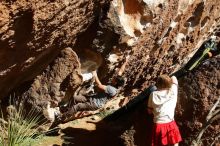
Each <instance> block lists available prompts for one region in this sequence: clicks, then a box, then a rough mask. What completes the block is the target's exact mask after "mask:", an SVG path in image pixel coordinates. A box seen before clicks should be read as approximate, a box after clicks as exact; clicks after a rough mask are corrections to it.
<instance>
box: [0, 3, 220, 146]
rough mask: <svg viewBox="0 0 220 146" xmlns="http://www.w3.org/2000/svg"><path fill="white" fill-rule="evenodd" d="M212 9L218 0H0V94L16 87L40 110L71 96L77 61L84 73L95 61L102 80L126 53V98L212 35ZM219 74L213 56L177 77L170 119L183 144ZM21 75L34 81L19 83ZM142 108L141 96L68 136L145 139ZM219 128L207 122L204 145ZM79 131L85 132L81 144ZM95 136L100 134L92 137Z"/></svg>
mask: <svg viewBox="0 0 220 146" xmlns="http://www.w3.org/2000/svg"><path fill="white" fill-rule="evenodd" d="M219 9H220V1H219V0H212V1H211V0H210V1H202V0H179V1H178V0H173V1H165V0H157V1H154V0H113V1H112V2H111V3H108V2H107V1H104V0H103V1H96V0H93V1H88V0H85V1H76V0H75V1H68V0H65V1H53V0H52V1H31V2H28V1H22V0H19V1H7V2H4V1H3V2H0V14H1V15H0V20H1V21H0V47H1V51H0V64H1V65H0V97H4V96H6V95H7V94H8V93H9V92H10V91H12V89H15V90H16V89H18V90H19V88H23V89H22V92H24V93H23V95H25V96H26V97H28V99H29V103H31V104H34V105H35V106H36V107H38V108H39V109H40V110H41V105H42V104H43V102H45V101H52V102H59V101H60V100H61V99H62V98H63V96H68V97H71V94H72V91H74V90H75V88H76V87H77V86H78V85H79V84H80V82H79V81H80V78H79V76H78V72H80V68H81V67H82V71H83V72H87V71H91V70H93V69H96V68H97V67H98V66H100V68H99V76H100V78H101V79H102V82H104V83H106V82H108V81H110V79H111V77H112V76H113V74H114V73H115V72H116V71H117V68H118V67H119V66H120V65H121V64H122V61H123V57H124V56H125V55H126V54H127V53H129V54H130V56H131V57H130V60H129V62H128V65H127V67H126V70H125V74H124V76H125V77H126V78H127V84H126V86H125V88H124V92H122V94H124V95H125V96H127V97H129V98H132V97H134V96H135V95H137V94H139V93H140V92H141V91H142V89H144V88H146V87H148V85H150V84H151V83H153V82H154V80H155V78H156V77H157V76H158V75H159V74H162V73H168V74H170V73H172V72H173V71H175V70H177V69H179V68H180V67H182V66H183V65H184V64H185V63H186V61H187V60H188V59H189V58H190V57H191V56H192V55H193V54H194V53H195V51H196V50H197V49H198V48H199V47H200V46H201V44H202V43H203V42H204V41H205V40H206V39H207V38H210V37H211V36H213V35H216V36H217V39H219V37H220V34H219V31H220V13H219ZM66 47H71V48H72V49H73V50H74V51H75V52H76V53H77V55H76V54H75V53H74V52H73V51H72V50H71V49H70V48H67V49H64V48H66ZM61 50H63V51H62V52H61ZM96 52H98V53H96ZM78 58H79V59H78ZM79 60H80V62H81V65H80V63H79ZM95 62H96V63H95ZM77 71H78V72H77ZM76 78H78V79H76ZM33 80H34V81H33ZM219 80H220V79H219V58H218V57H217V58H213V59H212V60H210V61H209V62H208V63H207V62H206V63H205V64H204V65H203V66H201V67H200V68H199V69H198V70H197V71H196V72H194V73H191V74H189V75H187V76H186V77H185V78H183V79H182V80H181V81H180V83H181V84H180V102H179V103H178V107H177V113H176V118H177V122H178V124H179V125H180V129H181V132H182V134H183V138H184V141H183V143H182V144H183V145H189V144H190V143H191V142H192V140H193V139H194V138H195V137H196V135H197V134H198V132H199V129H200V128H202V126H203V125H204V122H205V118H206V116H207V113H208V111H209V110H210V106H212V105H213V104H214V102H215V101H216V99H217V98H218V97H219V96H220V93H219ZM25 81H33V82H32V83H29V84H28V85H25V87H20V85H21V83H24V82H25ZM189 84H190V85H192V86H188V85H189ZM18 87H19V88H18ZM186 91H187V92H186ZM145 107H146V105H145V104H144V103H143V105H142V106H140V108H139V109H137V111H136V112H134V113H133V114H131V115H126V116H125V117H122V118H121V119H119V120H118V121H115V122H113V123H107V124H104V125H103V123H102V122H98V123H97V124H96V126H97V127H96V130H94V131H93V132H90V131H85V130H84V129H81V130H80V129H71V131H74V130H75V131H74V132H75V133H74V134H76V132H79V133H80V132H82V133H84V134H82V135H74V134H73V136H77V138H75V140H78V141H75V143H77V142H78V143H77V144H79V143H80V145H87V144H88V142H91V143H92V142H95V144H97V146H98V145H100V146H102V145H111V146H112V145H137V146H146V145H149V142H150V128H151V126H150V122H151V117H150V116H149V115H147V113H146V111H145ZM192 111H193V113H192ZM79 125H80V124H79ZM79 127H80V126H79ZM109 127H110V128H111V129H109ZM106 129H107V131H109V132H113V134H112V135H111V136H110V137H108V134H107V135H106V133H103V131H104V130H106ZM211 131H215V132H212V133H211ZM218 131H219V123H217V122H213V124H212V126H210V127H209V128H208V129H207V131H206V132H205V134H204V137H203V145H210V144H211V141H213V137H214V135H215V134H217V132H218ZM87 132H88V133H87ZM71 133H72V132H69V133H68V132H67V135H68V134H69V135H71ZM85 133H86V134H85ZM91 135H92V137H90V136H91ZM86 136H87V137H90V139H88V141H85V143H82V141H83V140H84V139H86V138H87V137H86ZM100 137H104V138H103V139H102V140H101V141H97V139H100ZM108 138H109V139H108ZM111 139H114V140H111ZM216 143H218V142H216Z"/></svg>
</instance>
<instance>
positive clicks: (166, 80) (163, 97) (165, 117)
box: [147, 75, 182, 146]
mask: <svg viewBox="0 0 220 146" xmlns="http://www.w3.org/2000/svg"><path fill="white" fill-rule="evenodd" d="M156 87H157V90H156V91H153V92H152V93H151V94H150V97H149V100H148V103H147V104H148V112H149V113H150V114H153V116H154V118H153V122H154V124H153V131H152V146H160V145H161V146H162V145H174V146H178V143H179V142H180V141H182V138H181V135H180V132H179V129H178V127H177V124H176V122H175V120H174V113H175V108H176V102H177V92H178V81H177V78H176V77H175V76H172V77H169V76H168V75H161V76H159V77H158V79H157V82H156Z"/></svg>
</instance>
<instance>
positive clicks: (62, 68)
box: [22, 48, 82, 110]
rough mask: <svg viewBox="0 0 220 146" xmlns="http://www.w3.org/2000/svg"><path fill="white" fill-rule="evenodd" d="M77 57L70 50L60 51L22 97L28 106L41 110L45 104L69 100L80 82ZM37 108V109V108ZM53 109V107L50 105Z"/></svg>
mask: <svg viewBox="0 0 220 146" xmlns="http://www.w3.org/2000/svg"><path fill="white" fill-rule="evenodd" d="M80 73H81V70H80V63H79V59H78V56H77V55H76V53H75V52H74V51H73V50H72V49H71V48H66V49H64V50H62V51H61V53H60V56H59V57H57V58H56V59H55V60H54V61H53V62H52V63H51V64H50V65H49V66H48V67H47V68H46V70H45V71H44V72H43V73H42V74H41V75H39V76H37V77H36V78H35V80H34V82H33V83H32V85H31V87H30V88H29V89H28V91H26V92H25V93H24V95H22V96H23V97H25V99H27V102H28V103H29V104H30V105H33V106H34V107H35V108H37V109H39V110H41V109H42V106H44V107H45V104H47V102H50V103H52V104H55V103H58V102H60V101H61V100H62V99H64V98H65V99H69V98H70V97H71V96H72V94H73V93H74V91H75V90H76V88H77V87H79V85H80V84H81V82H82V77H81V75H80ZM38 106H39V107H38ZM52 106H53V107H54V106H55V105H52Z"/></svg>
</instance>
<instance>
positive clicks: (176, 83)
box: [171, 76, 178, 85]
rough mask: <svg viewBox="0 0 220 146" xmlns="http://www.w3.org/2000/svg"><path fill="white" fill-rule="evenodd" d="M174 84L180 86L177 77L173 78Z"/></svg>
mask: <svg viewBox="0 0 220 146" xmlns="http://www.w3.org/2000/svg"><path fill="white" fill-rule="evenodd" d="M171 79H172V82H173V84H175V85H178V80H177V78H176V77H175V76H172V77H171Z"/></svg>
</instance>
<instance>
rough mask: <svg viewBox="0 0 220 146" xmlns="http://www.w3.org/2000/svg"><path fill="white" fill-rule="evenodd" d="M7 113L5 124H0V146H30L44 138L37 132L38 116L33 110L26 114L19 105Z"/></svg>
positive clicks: (21, 105)
mask: <svg viewBox="0 0 220 146" xmlns="http://www.w3.org/2000/svg"><path fill="white" fill-rule="evenodd" d="M12 107H15V106H12ZM8 112H9V114H8V117H7V119H6V122H5V123H4V122H0V127H1V131H0V146H31V145H33V144H34V143H36V142H38V141H39V140H41V139H42V138H43V137H44V135H43V134H40V133H39V132H38V128H39V126H40V125H39V123H40V122H39V121H40V116H39V114H36V112H34V110H33V109H31V110H30V111H29V112H28V113H26V112H25V109H24V106H23V104H20V105H19V106H18V108H11V109H10V110H8ZM1 115H3V114H1ZM2 119H3V116H2Z"/></svg>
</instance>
